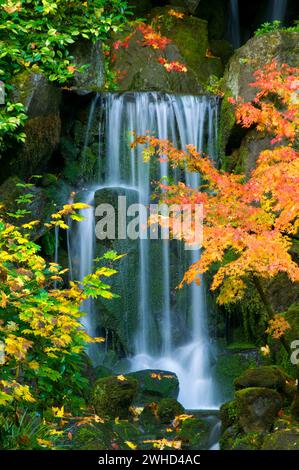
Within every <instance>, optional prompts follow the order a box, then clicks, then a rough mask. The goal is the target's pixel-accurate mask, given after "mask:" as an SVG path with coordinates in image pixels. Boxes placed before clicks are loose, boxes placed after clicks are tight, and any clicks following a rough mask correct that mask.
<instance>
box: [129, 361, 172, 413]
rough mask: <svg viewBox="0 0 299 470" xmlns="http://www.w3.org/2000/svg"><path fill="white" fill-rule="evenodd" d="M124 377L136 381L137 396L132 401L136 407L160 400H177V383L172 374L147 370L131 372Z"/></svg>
mask: <svg viewBox="0 0 299 470" xmlns="http://www.w3.org/2000/svg"><path fill="white" fill-rule="evenodd" d="M126 377H133V378H134V379H136V380H137V381H138V394H137V395H136V397H135V400H134V402H136V403H137V404H138V405H142V404H145V403H151V402H153V401H159V400H161V399H162V398H173V399H177V397H178V395H179V381H178V378H177V376H176V375H175V374H174V373H173V372H167V371H161V370H150V369H149V370H140V371H137V372H132V373H130V374H128V375H127V376H126Z"/></svg>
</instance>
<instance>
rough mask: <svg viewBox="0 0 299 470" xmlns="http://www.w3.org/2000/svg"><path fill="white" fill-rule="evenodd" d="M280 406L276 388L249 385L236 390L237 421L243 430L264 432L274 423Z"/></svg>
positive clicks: (279, 397) (280, 401)
mask: <svg viewBox="0 0 299 470" xmlns="http://www.w3.org/2000/svg"><path fill="white" fill-rule="evenodd" d="M281 406H282V398H281V396H280V394H279V393H278V392H277V391H276V390H271V389H270V388H265V387H250V388H245V389H243V390H239V391H238V392H236V407H237V416H238V422H239V424H240V426H241V428H242V429H243V431H244V432H266V431H269V430H270V429H271V427H272V425H273V423H274V420H275V418H276V416H277V413H278V411H279V410H280V409H281Z"/></svg>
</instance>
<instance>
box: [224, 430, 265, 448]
mask: <svg viewBox="0 0 299 470" xmlns="http://www.w3.org/2000/svg"><path fill="white" fill-rule="evenodd" d="M263 437H264V435H263V433H258V432H249V433H247V434H241V435H239V436H237V437H236V439H235V440H234V442H233V444H232V447H231V449H232V450H259V449H260V448H261V446H262V443H263Z"/></svg>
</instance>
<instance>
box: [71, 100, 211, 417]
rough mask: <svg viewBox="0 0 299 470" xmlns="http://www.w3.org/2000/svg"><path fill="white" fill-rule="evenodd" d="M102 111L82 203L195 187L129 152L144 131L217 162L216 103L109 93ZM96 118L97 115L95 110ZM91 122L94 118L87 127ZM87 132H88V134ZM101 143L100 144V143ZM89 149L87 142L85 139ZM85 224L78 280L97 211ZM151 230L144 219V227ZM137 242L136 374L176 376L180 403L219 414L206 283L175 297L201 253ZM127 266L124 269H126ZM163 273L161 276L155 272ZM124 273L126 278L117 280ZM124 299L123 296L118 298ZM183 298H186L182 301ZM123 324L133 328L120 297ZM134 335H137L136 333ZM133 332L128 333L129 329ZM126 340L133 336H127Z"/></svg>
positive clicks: (90, 322)
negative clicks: (173, 186) (168, 183)
mask: <svg viewBox="0 0 299 470" xmlns="http://www.w3.org/2000/svg"><path fill="white" fill-rule="evenodd" d="M98 104H99V105H100V106H101V107H102V109H104V112H103V113H102V114H103V119H101V120H100V122H99V123H98V124H99V129H100V131H99V140H100V146H99V147H100V155H99V159H100V165H99V166H100V167H101V169H102V170H101V172H100V176H99V178H98V180H97V181H93V182H91V186H90V188H88V191H87V193H86V197H85V202H88V203H89V204H91V205H93V201H94V198H95V194H96V193H97V191H99V190H100V191H103V190H106V191H107V190H108V191H110V192H111V193H115V194H116V193H117V191H120V190H121V191H123V192H124V193H125V194H131V195H132V194H134V198H135V200H136V201H137V202H139V203H142V204H146V205H148V204H149V203H150V200H151V182H152V181H153V180H158V179H160V178H166V179H168V178H171V179H173V180H176V179H177V178H178V176H179V177H180V178H183V179H185V181H186V183H187V184H188V185H190V186H192V187H194V188H195V187H197V186H198V185H199V184H200V178H199V175H198V174H195V173H188V172H187V171H185V173H184V172H183V173H182V174H180V175H179V174H178V171H180V170H176V171H174V170H173V169H171V168H170V167H169V165H168V163H167V162H165V161H161V162H157V161H156V162H151V163H150V164H149V163H146V162H144V160H143V157H142V150H143V148H142V146H138V147H137V148H134V149H132V148H131V146H130V143H131V142H132V139H133V137H132V132H133V131H135V132H136V133H137V134H138V135H142V134H145V133H146V132H147V131H148V132H150V133H151V134H154V135H155V136H157V137H158V138H160V139H169V140H171V141H172V142H173V143H174V144H175V145H176V146H178V148H185V146H186V145H187V144H193V145H195V146H196V148H197V149H198V150H199V151H201V150H203V151H206V152H208V153H209V154H210V155H211V156H212V157H213V158H216V152H217V120H218V99H217V98H216V97H207V96H174V95H169V94H164V93H156V92H149V93H124V94H116V93H114V94H112V93H105V94H103V95H102V96H100V97H99V98H98ZM98 104H96V105H95V106H94V108H97V105H98ZM93 112H94V109H93ZM90 122H91V118H90V119H89V127H90ZM88 132H90V129H89V130H88ZM102 136H103V142H101V140H102ZM86 145H88V136H87V139H86ZM83 212H84V215H85V217H86V219H85V221H84V222H82V223H80V224H79V225H78V227H77V229H76V235H75V236H74V237H73V242H72V250H74V253H77V256H78V266H79V267H78V269H77V271H78V273H79V279H82V278H83V277H84V276H85V275H86V274H88V272H90V271H91V270H92V260H93V258H94V257H95V234H94V231H95V221H94V209H93V208H91V209H87V210H84V211H83ZM142 224H146V220H143V221H142ZM137 243H138V248H137V251H138V259H139V262H138V266H137V267H136V269H137V270H138V273H137V280H138V299H137V301H136V317H137V320H136V319H133V320H131V321H134V322H135V323H136V325H132V326H133V327H134V326H135V331H133V333H132V334H131V335H132V336H131V337H129V338H128V342H129V344H130V345H132V349H131V352H130V355H131V357H130V362H131V370H132V371H133V370H139V369H163V370H170V371H172V372H174V373H176V374H177V375H178V378H179V381H180V395H179V400H180V401H181V403H182V404H183V405H184V406H185V407H186V408H189V409H198V408H206V409H209V408H214V407H215V406H216V398H215V384H214V382H213V378H212V373H211V362H210V359H211V352H212V351H211V344H210V340H209V335H208V327H207V306H206V302H205V286H204V280H202V283H201V285H200V286H197V285H195V284H194V285H191V286H190V287H185V288H184V289H183V290H184V293H182V294H180V293H178V294H175V297H176V299H177V298H178V300H175V301H174V300H173V297H174V296H173V295H172V292H173V291H174V289H175V287H176V286H177V284H178V283H179V282H180V280H181V276H182V273H183V272H184V270H185V269H186V268H187V266H189V265H190V264H191V263H192V262H194V261H196V260H197V259H198V258H199V256H200V252H199V251H186V250H184V249H183V247H182V243H181V242H178V241H174V240H168V239H167V237H165V239H162V240H149V239H147V238H146V237H145V236H141V237H140V239H139V240H138V241H137ZM123 266H124V265H123ZM157 266H158V269H157ZM120 274H121V273H120ZM130 282H131V283H132V282H133V281H132V280H130V277H127V278H126V279H124V281H123V285H124V286H125V287H124V291H123V292H124V293H125V292H126V290H127V291H128V290H130V288H132V285H130ZM118 293H119V292H118ZM180 295H181V296H183V295H184V296H185V297H181V298H180ZM121 302H122V304H121V308H122V311H123V312H124V321H125V322H128V321H130V317H129V315H128V312H127V307H126V304H125V298H124V295H123V294H122V300H121ZM83 310H84V311H85V312H87V316H86V317H85V319H84V320H83V322H84V326H85V328H86V329H87V331H88V332H89V333H90V334H94V333H95V331H94V318H95V315H100V314H99V313H98V314H96V313H95V306H94V304H93V302H89V303H88V304H87V305H85V306H83ZM133 329H134V328H133ZM128 330H129V329H128ZM128 335H130V333H129V331H128Z"/></svg>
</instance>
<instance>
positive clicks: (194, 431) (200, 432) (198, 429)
mask: <svg viewBox="0 0 299 470" xmlns="http://www.w3.org/2000/svg"><path fill="white" fill-rule="evenodd" d="M177 438H178V439H180V440H182V442H183V445H182V447H183V449H189V450H201V449H207V447H208V440H209V428H208V426H207V425H206V423H205V422H204V421H203V420H202V419H199V418H189V419H186V420H185V421H183V422H182V424H181V427H180V430H179V432H178V434H177Z"/></svg>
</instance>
